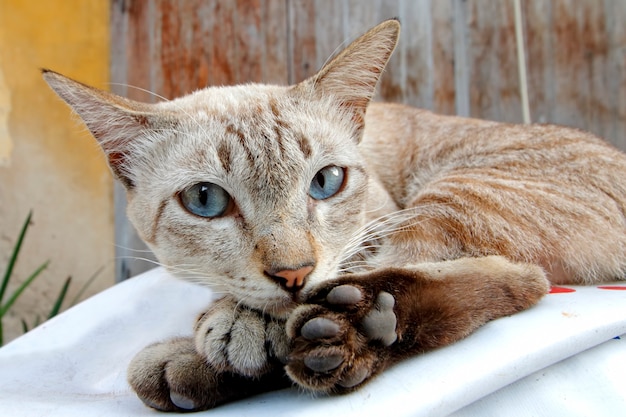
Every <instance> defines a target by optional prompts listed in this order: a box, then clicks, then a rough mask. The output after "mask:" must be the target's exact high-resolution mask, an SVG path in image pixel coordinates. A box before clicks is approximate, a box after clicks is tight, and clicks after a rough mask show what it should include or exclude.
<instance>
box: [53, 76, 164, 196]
mask: <svg viewBox="0 0 626 417" xmlns="http://www.w3.org/2000/svg"><path fill="white" fill-rule="evenodd" d="M42 73H43V78H44V79H45V80H46V82H47V83H48V85H50V87H51V88H52V89H53V90H54V91H55V92H56V93H57V94H58V95H59V96H60V97H61V98H62V99H63V100H65V102H66V103H67V104H69V105H70V107H72V109H73V110H74V111H75V112H76V113H77V114H78V116H80V118H81V119H82V120H83V122H84V123H85V125H86V126H87V128H88V129H89V130H90V131H91V134H92V135H93V136H94V137H95V138H96V140H97V141H98V143H99V144H100V146H101V147H102V149H103V151H104V152H105V154H106V155H107V158H108V162H109V166H110V167H111V170H112V171H113V173H114V174H115V176H116V177H117V178H118V179H119V180H120V181H121V182H122V184H124V186H125V187H126V188H127V189H129V190H130V189H132V187H133V185H134V184H133V179H132V174H131V172H130V168H129V166H128V161H127V157H128V153H129V152H130V151H131V142H132V141H133V139H137V138H138V137H140V136H143V135H145V132H146V131H147V130H148V129H149V128H150V127H151V125H152V124H153V123H154V121H155V120H156V112H154V111H153V110H152V107H151V105H150V104H145V103H139V102H135V101H132V100H128V99H126V98H123V97H120V96H117V95H115V94H112V93H108V92H106V91H102V90H98V89H96V88H93V87H90V86H87V85H85V84H82V83H79V82H78V81H74V80H72V79H70V78H67V77H65V76H64V75H61V74H58V73H56V72H54V71H50V70H45V69H44V70H42Z"/></svg>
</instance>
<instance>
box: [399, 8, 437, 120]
mask: <svg viewBox="0 0 626 417" xmlns="http://www.w3.org/2000/svg"><path fill="white" fill-rule="evenodd" d="M433 3H438V2H437V1H435V2H433V1H431V0H428V1H402V2H401V3H400V13H399V16H402V18H401V22H402V27H403V31H402V34H401V36H400V45H399V47H398V50H396V54H399V55H400V54H401V61H395V62H391V64H395V63H398V64H399V65H400V66H401V68H400V70H401V71H402V78H403V80H402V83H401V88H402V102H404V103H406V104H409V105H411V106H416V107H423V108H427V109H432V108H433V105H434V103H433V100H434V84H433V75H434V71H433V65H434V62H433V46H434V39H433V15H432V12H433V6H434V5H433Z"/></svg>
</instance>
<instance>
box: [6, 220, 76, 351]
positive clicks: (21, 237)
mask: <svg viewBox="0 0 626 417" xmlns="http://www.w3.org/2000/svg"><path fill="white" fill-rule="evenodd" d="M32 216H33V212H32V211H31V212H30V213H28V216H27V217H26V221H25V222H24V224H23V225H22V229H21V231H20V234H19V236H18V238H17V241H16V243H15V246H14V247H13V252H12V254H11V257H10V258H9V264H8V265H7V269H6V271H5V272H4V276H3V278H2V282H1V283H0V346H2V345H3V343H4V333H3V327H2V319H3V318H4V315H5V314H7V312H8V311H9V309H10V308H11V306H13V304H14V303H15V301H17V299H18V298H19V296H20V295H21V294H22V292H24V290H25V289H26V288H27V287H28V286H29V285H31V283H32V282H33V281H34V280H35V278H37V277H38V276H39V275H40V274H41V273H42V272H43V270H44V269H46V268H47V267H48V264H49V263H50V261H46V262H44V263H43V264H41V265H40V266H39V268H37V269H35V271H34V272H33V273H32V274H30V275H29V277H28V278H26V280H24V282H22V283H21V284H20V285H19V286H18V287H17V288H16V289H15V291H14V292H13V294H11V295H10V296H9V297H8V298H7V300H6V302H4V301H3V300H4V295H5V292H6V290H7V287H8V285H9V280H10V279H11V276H12V274H13V268H14V267H15V263H16V262H17V258H18V256H19V254H20V250H21V249H22V243H24V237H25V236H26V231H27V230H28V227H29V226H30V220H31V218H32ZM67 285H69V282H67ZM66 291H67V290H66ZM62 294H63V297H65V292H62ZM57 301H58V300H57ZM61 302H62V300H61Z"/></svg>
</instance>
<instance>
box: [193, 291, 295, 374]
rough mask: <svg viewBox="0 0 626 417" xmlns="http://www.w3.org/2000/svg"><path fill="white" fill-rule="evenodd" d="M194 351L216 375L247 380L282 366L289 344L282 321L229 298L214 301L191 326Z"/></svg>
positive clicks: (285, 359) (283, 321)
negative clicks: (236, 376) (215, 371)
mask: <svg viewBox="0 0 626 417" xmlns="http://www.w3.org/2000/svg"><path fill="white" fill-rule="evenodd" d="M194 339H195V346H196V350H197V351H198V352H199V353H200V354H201V355H203V356H204V357H205V358H206V360H207V362H208V363H209V364H211V365H212V366H213V367H214V368H215V369H218V370H220V371H230V372H234V373H237V374H240V375H244V376H248V377H258V376H260V375H263V374H265V373H266V372H267V371H268V370H269V369H270V368H272V367H274V366H276V365H275V364H276V363H283V364H284V363H286V361H287V354H288V352H289V348H290V347H289V340H288V338H287V335H286V333H285V320H281V319H277V318H274V317H271V316H269V315H266V314H263V313H262V312H260V311H258V310H254V309H250V308H248V307H246V306H244V305H242V304H241V303H240V302H238V301H237V300H235V299H233V298H231V297H223V298H221V299H219V300H217V301H216V302H215V303H213V305H212V306H211V308H210V309H209V310H207V311H206V312H205V313H203V314H202V315H201V316H200V318H199V319H198V321H197V323H196V326H195V336H194Z"/></svg>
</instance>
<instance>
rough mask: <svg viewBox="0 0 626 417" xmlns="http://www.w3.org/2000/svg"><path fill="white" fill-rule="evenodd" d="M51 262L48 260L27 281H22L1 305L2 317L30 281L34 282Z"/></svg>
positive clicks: (0, 316)
mask: <svg viewBox="0 0 626 417" xmlns="http://www.w3.org/2000/svg"><path fill="white" fill-rule="evenodd" d="M49 263H50V261H46V262H45V263H43V264H42V265H41V266H40V267H39V268H37V269H36V270H35V272H33V273H32V274H31V275H30V276H29V277H28V278H27V279H26V281H24V282H22V284H21V285H20V286H19V287H18V288H17V289H16V290H15V292H14V293H13V294H12V295H11V297H9V299H8V300H7V302H6V303H4V304H3V305H2V306H0V318H2V317H3V316H4V315H5V314H6V313H7V311H9V308H11V306H12V305H13V303H15V301H16V300H17V299H18V297H19V296H20V295H21V294H22V292H24V290H25V289H26V288H27V287H28V286H29V285H30V283H31V282H33V281H34V280H35V278H37V277H38V276H39V274H41V272H42V271H43V270H44V269H46V268H47V267H48V264H49Z"/></svg>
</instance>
